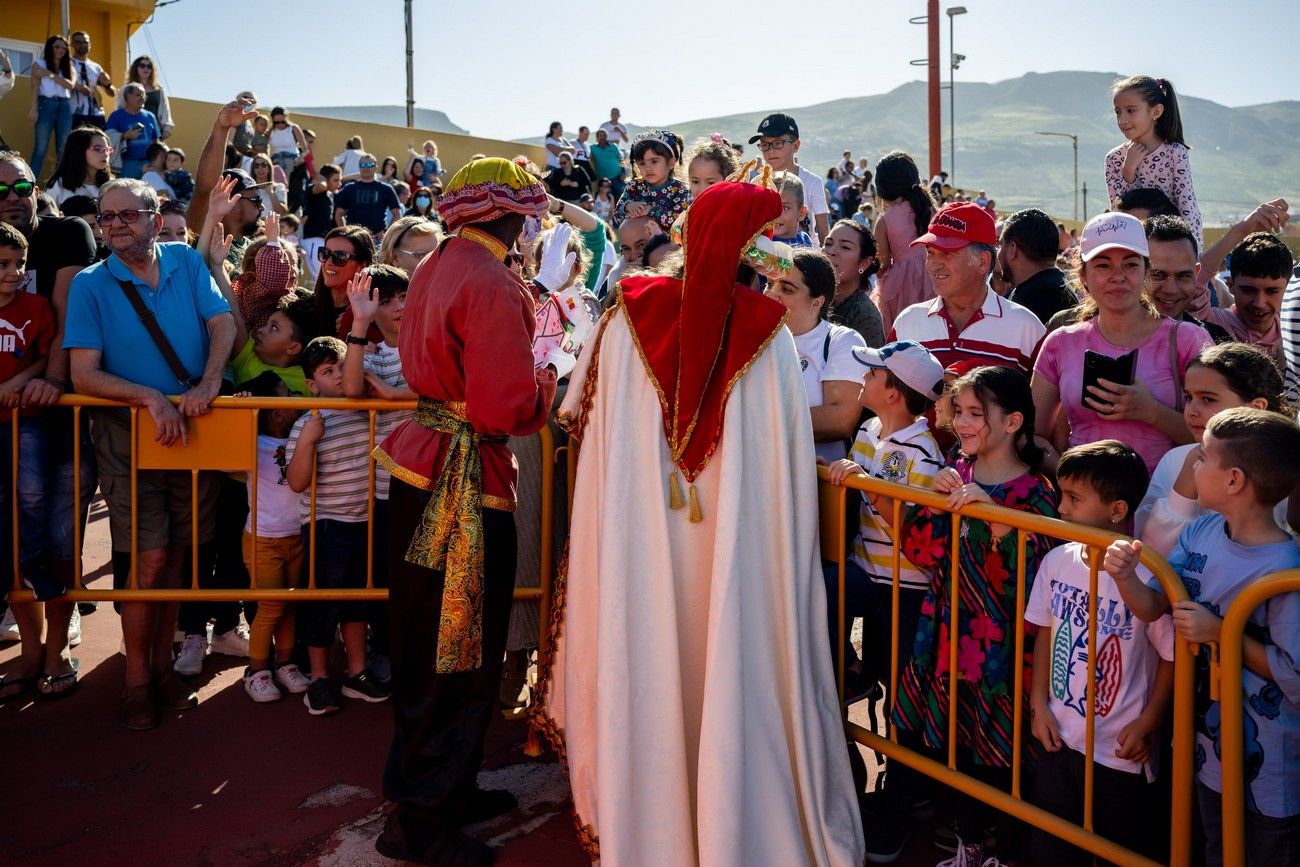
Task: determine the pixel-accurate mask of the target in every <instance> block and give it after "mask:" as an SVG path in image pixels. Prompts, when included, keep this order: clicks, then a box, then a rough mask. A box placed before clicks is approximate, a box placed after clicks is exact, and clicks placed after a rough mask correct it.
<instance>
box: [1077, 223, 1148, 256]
mask: <svg viewBox="0 0 1300 867" xmlns="http://www.w3.org/2000/svg"><path fill="white" fill-rule="evenodd" d="M1115 249H1119V250H1128V251H1129V252H1130V253H1137V254H1138V255H1139V256H1143V257H1146V256H1150V255H1151V253H1150V249H1149V248H1148V247H1147V233H1146V231H1145V230H1144V229H1143V228H1142V221H1141V220H1139V219H1138V218H1137V217H1134V216H1131V215H1129V214H1120V213H1107V214H1098V215H1097V216H1095V217H1093V218H1092V219H1091V220H1089V221H1088V224H1087V225H1086V226H1084V227H1083V235H1082V237H1080V238H1079V256H1080V257H1081V258H1082V259H1083V261H1085V262H1087V261H1089V260H1090V259H1092V257H1094V256H1096V255H1097V254H1098V253H1104V252H1106V251H1107V250H1115Z"/></svg>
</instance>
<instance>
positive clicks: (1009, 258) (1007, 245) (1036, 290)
mask: <svg viewBox="0 0 1300 867" xmlns="http://www.w3.org/2000/svg"><path fill="white" fill-rule="evenodd" d="M1057 235H1058V232H1057V230H1056V224H1055V223H1053V222H1052V218H1051V217H1049V216H1047V214H1045V213H1043V212H1042V211H1040V210H1038V208H1026V209H1025V210H1023V211H1017V212H1016V213H1014V214H1012V215H1011V216H1009V217H1007V219H1006V220H1005V221H1004V222H1003V224H1002V238H1001V241H1000V243H999V244H998V259H997V272H998V276H999V277H1000V278H1001V279H1002V280H1003V281H1004V282H1005V283H1006V284H1007V285H1008V286H1010V287H1012V288H1011V291H1010V293H1009V294H1008V295H1007V297H1008V298H1010V299H1011V300H1012V301H1014V302H1015V303H1017V304H1019V305H1021V306H1022V307H1028V308H1029V309H1030V310H1031V311H1033V313H1034V315H1035V316H1037V317H1038V319H1039V321H1040V322H1042V323H1043V324H1044V325H1046V324H1047V322H1048V320H1050V319H1051V318H1052V317H1053V316H1054V315H1056V314H1057V313H1059V312H1060V311H1062V310H1068V309H1069V308H1071V307H1073V306H1074V305H1075V304H1077V303H1079V299H1077V298H1075V297H1074V293H1073V292H1071V291H1070V288H1069V287H1068V286H1066V284H1065V272H1063V271H1062V270H1061V269H1060V268H1058V267H1056V249H1057V243H1058V239H1057Z"/></svg>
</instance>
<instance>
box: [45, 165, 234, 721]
mask: <svg viewBox="0 0 1300 867" xmlns="http://www.w3.org/2000/svg"><path fill="white" fill-rule="evenodd" d="M158 210H159V201H158V194H157V193H156V192H154V190H153V188H152V187H150V186H149V185H148V184H145V183H144V182H142V181H137V180H130V179H125V178H123V179H118V180H114V181H110V182H109V183H107V184H105V185H104V186H103V187H102V188H101V190H100V197H99V213H98V215H97V217H96V219H97V220H98V222H99V224H100V226H101V227H102V228H103V232H104V241H105V243H106V244H107V245H108V248H109V249H110V250H111V251H112V255H110V256H109V257H108V259H106V260H105V261H103V262H100V263H98V264H96V265H92V266H91V267H89V268H87V269H85V270H84V271H82V272H81V273H80V274H78V275H77V276H76V277H75V278H74V279H73V281H72V289H71V291H70V294H69V297H68V319H67V328H66V331H65V333H64V339H63V345H64V347H65V348H66V349H67V350H68V351H69V352H70V353H71V367H72V381H73V383H74V384H75V385H76V388H77V391H78V392H80V393H81V394H86V395H92V396H95V397H103V398H109V399H112V400H120V401H124V402H126V403H129V404H132V405H133V406H137V407H141V408H143V409H145V410H147V411H148V413H149V415H150V416H151V417H152V419H153V422H154V425H155V427H156V428H157V436H156V439H157V441H158V442H159V443H161V444H162V445H164V446H174V447H178V448H179V447H184V446H185V445H187V444H188V439H187V435H186V429H185V416H198V415H203V414H205V413H207V412H208V411H209V410H210V409H211V404H212V400H213V399H214V398H215V397H216V396H217V391H218V389H219V388H220V386H221V375H222V371H223V370H224V368H225V366H226V363H227V362H228V361H229V360H230V354H231V349H232V347H233V345H234V340H235V321H234V319H233V318H232V316H231V314H230V306H229V305H228V304H227V303H226V301H225V299H224V298H223V297H222V295H221V291H220V290H219V289H218V288H217V286H216V284H215V283H214V282H213V280H212V277H211V275H210V274H209V273H208V270H207V267H206V266H205V264H204V262H203V259H202V258H201V257H200V256H199V254H198V253H196V252H195V251H194V250H192V249H190V248H189V247H188V246H186V245H185V244H159V243H158V241H157V237H158V231H159V230H160V229H161V228H162V217H161V216H160V215H159V213H158ZM128 292H134V293H135V294H136V295H137V296H138V297H139V299H140V300H141V301H142V303H143V305H144V307H145V308H147V309H148V310H149V311H150V312H152V313H153V315H154V316H155V317H156V319H157V321H158V325H159V327H160V328H161V330H162V332H163V334H164V335H165V336H166V342H167V343H169V344H170V345H171V347H172V350H173V351H174V352H175V354H176V357H177V358H178V359H179V362H180V365H181V366H182V367H183V368H184V371H183V372H184V373H185V374H186V376H184V377H182V376H181V375H180V372H173V370H172V366H171V365H170V364H169V363H168V361H167V358H166V356H165V354H164V352H163V350H162V349H160V348H159V344H158V343H157V342H155V340H154V338H153V337H152V336H151V335H150V333H149V331H148V329H146V327H145V326H144V325H143V324H142V323H141V321H140V318H139V316H138V315H137V314H136V311H135V308H134V307H133V306H132V303H131V301H130V300H129V298H128ZM172 394H180V395H181V398H180V405H179V407H176V406H173V405H172V403H171V402H170V401H169V400H168V399H167V397H166V395H172ZM91 434H92V437H93V438H94V441H95V452H96V456H97V458H98V461H99V482H100V487H101V488H102V490H103V492H104V499H105V501H106V502H107V504H108V516H109V529H110V531H111V534H112V537H113V550H114V551H118V552H123V551H130V550H131V532H132V490H131V489H132V485H131V423H130V417H129V415H128V414H127V413H126V412H125V411H124V410H118V409H111V410H100V411H97V412H96V413H95V414H94V416H93V419H92V428H91ZM216 481H217V480H216V476H215V474H213V473H200V474H199V496H198V507H199V510H200V514H199V522H198V525H199V542H200V543H202V542H205V541H209V540H210V539H211V538H212V535H213V531H214V529H215V528H214V515H213V511H212V509H213V506H214V504H215V502H216ZM135 499H136V513H135V531H136V534H137V561H136V574H137V577H138V579H139V585H140V587H142V588H150V587H179V586H181V580H182V577H181V573H182V568H181V567H182V563H183V561H184V557H185V554H186V553H187V552H188V551H189V549H190V535H191V534H190V527H191V509H192V507H193V505H194V504H193V503H192V502H191V495H190V474H189V472H188V471H179V472H178V471H157V470H150V471H139V472H137V474H136V492H135ZM176 611H177V605H176V604H175V603H149V602H130V603H124V604H123V605H122V633H123V638H124V641H125V645H126V692H125V694H124V696H123V703H122V707H121V710H120V713H119V720H120V721H121V723H122V724H123V725H124V726H126V727H127V728H131V729H149V728H153V727H154V726H155V725H157V723H158V707H159V706H161V707H163V708H164V709H171V710H184V709H186V708H189V707H193V706H194V704H195V703H196V699H195V696H194V693H193V691H192V690H191V689H189V687H187V686H186V685H185V684H184V683H183V682H182V681H181V680H180V679H179V678H178V677H177V676H176V675H175V673H174V672H173V671H172V659H171V656H172V633H173V631H174V630H175V628H176Z"/></svg>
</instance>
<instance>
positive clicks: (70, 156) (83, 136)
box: [45, 126, 113, 205]
mask: <svg viewBox="0 0 1300 867" xmlns="http://www.w3.org/2000/svg"><path fill="white" fill-rule="evenodd" d="M112 155H113V148H112V147H110V146H109V144H108V134H107V133H105V132H104V131H103V130H102V129H96V128H95V127H93V126H80V127H77V128H76V129H74V130H73V131H72V132H71V133H69V134H68V141H67V144H66V145H65V146H64V148H63V157H62V158H61V159H60V160H59V164H58V166H56V167H55V169H54V174H52V175H51V176H50V180H49V183H47V184H46V185H45V192H47V193H49V194H50V197H51V198H53V199H54V203H55V204H57V205H62V204H63V203H64V202H65V201H66V200H67V199H69V198H71V197H72V196H89V197H90V198H92V199H98V198H99V188H100V187H102V186H103V185H104V184H106V183H108V182H109V181H110V180H112V178H113V172H112V170H111V169H110V168H109V167H108V161H109V159H110V158H111V157H112Z"/></svg>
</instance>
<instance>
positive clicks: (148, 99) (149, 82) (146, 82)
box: [117, 54, 172, 139]
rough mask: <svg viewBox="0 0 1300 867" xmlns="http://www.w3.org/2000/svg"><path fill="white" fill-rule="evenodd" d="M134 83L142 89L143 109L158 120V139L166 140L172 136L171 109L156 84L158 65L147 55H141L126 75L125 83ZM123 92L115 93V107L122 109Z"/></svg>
mask: <svg viewBox="0 0 1300 867" xmlns="http://www.w3.org/2000/svg"><path fill="white" fill-rule="evenodd" d="M131 82H135V83H137V84H139V85H140V86H141V87H143V88H144V107H145V108H146V109H148V110H149V111H151V112H153V116H154V117H156V118H157V119H158V126H160V127H161V128H162V134H161V135H160V136H159V138H163V139H165V138H167V137H168V136H170V135H171V134H172V107H171V104H170V103H169V102H168V101H167V94H166V93H164V92H163V89H162V85H161V84H159V83H158V64H156V63H154V61H153V58H152V57H150V56H149V55H147V54H141V55H140V56H139V57H137V58H136V59H135V60H134V61H132V63H131V68H130V69H129V70H128V71H127V73H126V83H127V84H130V83H131ZM122 95H123V90H118V92H117V107H118V108H123V107H125V105H126V103H125V102H123V100H122Z"/></svg>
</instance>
